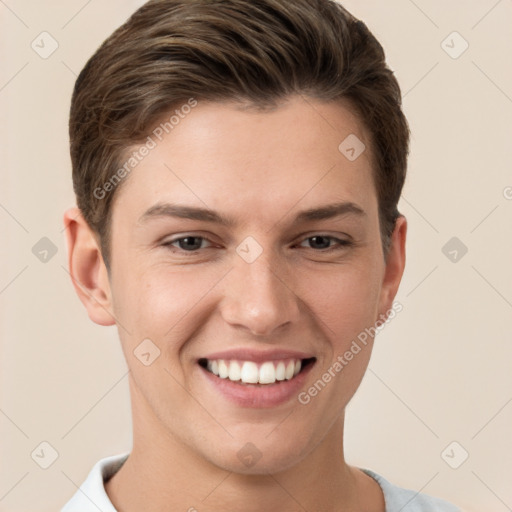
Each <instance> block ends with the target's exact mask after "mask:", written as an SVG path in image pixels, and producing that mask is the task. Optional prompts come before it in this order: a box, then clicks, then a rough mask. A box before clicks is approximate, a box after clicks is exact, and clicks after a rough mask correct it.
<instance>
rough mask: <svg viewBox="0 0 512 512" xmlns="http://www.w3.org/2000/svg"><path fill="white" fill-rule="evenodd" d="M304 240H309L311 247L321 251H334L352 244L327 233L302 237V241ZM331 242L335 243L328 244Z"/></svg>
mask: <svg viewBox="0 0 512 512" xmlns="http://www.w3.org/2000/svg"><path fill="white" fill-rule="evenodd" d="M304 242H309V243H310V245H311V248H312V249H318V250H319V251H323V252H329V251H335V250H339V249H343V248H344V247H348V246H350V245H352V242H349V241H348V240H341V239H339V238H335V237H333V236H329V235H315V236H310V237H308V238H306V239H304V241H303V242H302V243H304ZM331 242H334V243H335V245H330V244H331ZM302 243H301V246H302Z"/></svg>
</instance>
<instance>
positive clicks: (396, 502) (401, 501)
mask: <svg viewBox="0 0 512 512" xmlns="http://www.w3.org/2000/svg"><path fill="white" fill-rule="evenodd" d="M360 469H361V471H363V472H364V473H366V474H367V475H369V476H371V477H372V478H373V479H374V480H376V481H377V483H378V484H379V485H380V487H381V489H382V492H383V494H384V500H385V502H386V512H399V511H400V512H462V511H461V509H460V508H457V507H456V506H455V505H452V504H451V503H448V502H447V501H445V500H442V499H440V498H435V497H433V496H429V495H427V494H422V493H420V492H417V491H413V490H411V489H403V488H401V487H397V486H396V485H393V484H392V483H390V482H388V481H387V480H386V479H385V478H384V477H383V476H381V475H379V474H377V473H375V472H374V471H371V470H369V469H363V468H360Z"/></svg>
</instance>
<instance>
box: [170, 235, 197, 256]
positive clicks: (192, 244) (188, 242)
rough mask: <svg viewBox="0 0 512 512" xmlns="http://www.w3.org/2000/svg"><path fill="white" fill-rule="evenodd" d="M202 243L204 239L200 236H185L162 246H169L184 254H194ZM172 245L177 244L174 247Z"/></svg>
mask: <svg viewBox="0 0 512 512" xmlns="http://www.w3.org/2000/svg"><path fill="white" fill-rule="evenodd" d="M203 241H206V238H204V237H201V236H186V237H182V238H176V239H175V240H171V241H169V242H166V243H165V244H164V245H165V246H169V247H171V248H176V249H179V250H182V251H185V252H194V251H198V250H200V249H201V248H202V247H201V246H202V243H203ZM174 244H178V247H176V246H175V245H174Z"/></svg>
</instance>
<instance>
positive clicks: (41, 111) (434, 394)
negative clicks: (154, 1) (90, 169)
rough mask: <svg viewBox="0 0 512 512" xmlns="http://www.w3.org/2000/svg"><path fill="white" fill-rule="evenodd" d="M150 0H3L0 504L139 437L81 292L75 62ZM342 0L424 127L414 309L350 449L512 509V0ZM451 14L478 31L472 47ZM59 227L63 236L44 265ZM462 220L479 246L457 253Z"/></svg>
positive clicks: (65, 477)
mask: <svg viewBox="0 0 512 512" xmlns="http://www.w3.org/2000/svg"><path fill="white" fill-rule="evenodd" d="M141 3H142V2H140V1H135V0H132V1H126V0H124V1H121V0H108V1H105V0H104V1H101V2H100V1H99V0H90V1H89V2H87V1H85V0H68V1H66V2H64V1H47V2H39V1H36V0H2V1H1V2H0V17H1V22H0V23H1V26H0V34H1V35H0V38H1V40H2V41H1V43H2V44H1V63H2V65H1V71H0V72H1V75H0V107H1V112H2V124H1V128H0V129H1V130H2V132H1V133H0V135H1V141H2V144H1V155H0V157H1V173H2V178H1V188H0V224H1V229H2V231H1V232H2V237H1V240H2V244H1V245H0V254H1V258H2V259H1V261H2V264H1V268H0V314H1V319H0V320H1V323H0V329H1V335H2V337H1V355H2V357H1V363H0V364H1V368H0V379H1V382H0V399H1V402H0V439H1V447H0V449H1V452H0V461H1V462H0V465H1V466H0V467H1V470H0V510H1V511H9V512H22V511H24V512H25V511H28V510H30V511H32V512H50V511H55V510H59V509H60V507H61V506H62V505H63V504H64V503H65V502H66V501H67V500H68V499H69V498H70V497H71V495H72V494H73V493H74V492H75V491H76V488H77V486H78V485H80V484H81V483H82V481H83V480H84V479H85V477H86V475H87V473H88V472H89V470H90V469H91V467H92V465H93V464H94V463H95V462H96V461H97V460H98V459H100V458H101V457H104V456H107V455H112V454H116V453H120V452H124V451H128V450H129V449H130V443H131V426H130V411H129V400H128V383H127V368H126V365H125V363H124V360H123V358H122V354H121V351H120V347H119V343H118V341H117V335H116V331H115V329H114V328H104V327H99V326H97V325H95V324H93V323H92V322H90V321H89V319H88V317H87V315H86V313H85V310H84V309H83V308H82V306H81V304H80V302H79V301H78V298H77V297H76V296H75V293H74V290H73V288H72V286H71V283H70V278H69V276H68V274H67V271H66V268H67V263H66V254H65V252H66V248H65V239H64V233H63V227H62V213H63V211H64V209H65V208H67V207H68V206H70V205H72V204H73V202H74V197H73V195H72V187H71V173H70V161H69V156H68V147H67V143H68V142H67V126H66V123H67V114H68V108H69V102H70V96H71V90H72V87H73V84H74V80H75V76H76V74H77V73H78V72H79V71H80V69H81V68H82V66H83V65H84V64H85V61H86V59H87V58H88V57H89V56H90V55H91V54H92V53H93V51H94V50H95V49H96V48H97V46H98V45H99V44H100V42H102V41H103V39H104V38H105V37H106V36H107V35H109V34H110V33H111V31H112V30H113V29H114V28H115V27H117V26H118V25H119V24H121V22H123V21H124V20H125V19H126V17H127V16H128V15H129V14H130V13H131V12H132V11H133V10H134V9H135V8H136V7H137V6H138V5H140V4H141ZM344 3H345V5H346V7H347V8H349V10H351V11H352V12H353V13H354V14H355V15H356V16H358V17H360V18H362V19H363V20H365V21H366V23H367V24H368V26H369V27H370V29H371V30H372V31H373V32H374V33H375V35H376V36H377V37H378V38H379V40H380V41H381V42H382V44H383V46H384V48H385V49H386V52H387V56H388V61H389V63H390V65H391V67H392V69H393V70H394V71H395V72H396V74H397V76H398V79H399V81H400V83H401V86H402V89H403V92H404V108H405V111H406V115H407V116H408V118H409V121H410V124H411V128H412V132H413V140H412V154H411V158H410V166H409V173H410V174H409V178H408V181H407V184H406V187H405V191H404V198H403V200H402V202H401V209H402V211H403V213H404V214H405V215H406V216H407V217H408V219H409V241H408V263H407V269H406V273H405V277H404V280H403V283H402V286H401V289H400V292H399V294H398V297H397V299H398V300H399V301H400V302H401V303H402V304H403V307H404V309H403V311H402V312H401V313H400V314H399V315H398V317H397V319H396V320H394V321H393V322H392V323H391V324H390V325H389V326H388V327H386V329H385V330H384V331H383V332H382V333H381V334H380V336H379V339H378V342H377V344H376V349H375V352H374V356H373V359H372V361H371V364H370V369H369V370H368V373H367V375H366V378H365V380H364V382H363V385H362V386H361V388H360V390H359V391H358V393H357V395H356V397H355V399H354V401H353V402H352V403H351V404H350V406H349V411H348V414H347V437H346V449H347V455H348V460H349V462H350V463H352V464H356V465H359V466H362V467H367V468H370V469H373V470H375V471H377V472H379V473H381V474H383V475H384V476H385V477H386V478H388V479H389V480H391V481H392V482H394V483H397V484H400V485H402V486H406V487H410V488H412V489H416V490H422V491H423V492H427V493H429V494H434V495H439V496H442V497H445V498H446V499H449V500H451V501H453V502H455V503H457V504H459V505H460V506H462V507H464V508H465V510H468V511H484V510H485V511H486V512H493V511H494V512H502V511H506V510H510V509H511V508H512V486H511V485H510V483H511V481H512V436H511V433H512V367H511V366H512V365H511V361H512V344H511V341H512V339H511V338H512V336H511V330H510V320H511V318H512V315H511V313H512V284H511V283H512V265H511V261H512V259H511V256H512V241H511V240H512V237H511V236H510V235H511V233H512V200H511V199H512V188H507V187H512V172H511V164H510V163H511V162H512V139H511V135H512V128H511V126H512V99H511V98H512V71H511V57H510V55H511V52H512V31H511V30H510V28H511V27H510V20H511V19H512V2H511V1H510V0H501V1H496V0H472V1H467V0H466V1H462V0H456V1H454V0H452V1H450V2H446V1H444V0H415V1H412V0H391V1H386V2H382V1H381V0H359V1H358V0H347V1H346V2H344ZM43 31H48V32H49V33H50V34H51V35H52V37H53V38H54V39H55V40H56V41H58V44H59V48H58V49H57V51H56V52H55V53H54V54H53V55H51V56H50V57H49V58H48V59H42V58H41V57H40V56H39V55H38V54H37V53H36V52H35V51H34V50H33V49H32V48H31V42H32V41H33V40H34V39H36V37H37V36H38V35H39V34H40V33H41V32H43ZM453 31H457V32H459V33H460V34H461V36H462V37H463V38H464V40H466V41H467V42H468V43H469V48H468V49H467V51H465V52H464V53H463V54H462V55H460V57H458V58H457V59H454V58H452V57H450V56H449V55H448V54H447V53H446V51H445V50H444V49H443V46H442V41H443V40H445V39H446V38H447V36H449V34H451V33H452V32H453ZM36 41H37V40H36ZM462 43H463V42H462V41H461V40H458V39H457V38H455V39H454V37H453V36H451V37H450V38H448V40H447V43H445V45H446V44H448V45H449V46H452V47H453V48H451V49H449V48H447V49H448V50H449V51H451V52H452V53H453V52H457V51H458V50H460V49H461V48H462V46H461V44H462ZM45 47H46V48H48V47H49V46H45ZM445 48H446V46H445ZM43 237H47V238H49V239H50V240H51V241H52V242H53V244H55V246H56V248H57V250H58V252H57V253H56V255H55V256H53V257H51V258H49V257H48V258H49V261H47V262H46V263H44V262H41V261H40V260H39V259H38V258H37V257H36V256H35V255H34V254H33V253H32V248H33V246H34V245H35V244H36V243H37V242H38V241H39V240H40V239H41V238H43ZM452 237H457V238H458V239H459V240H460V242H457V243H459V244H460V243H463V244H464V245H465V246H467V248H468V252H467V254H465V255H464V256H463V257H460V254H461V253H460V252H459V253H458V257H459V260H458V261H456V262H452V261H450V259H449V258H448V257H447V256H445V254H444V253H443V251H442V248H443V247H444V246H445V244H446V243H447V242H448V241H449V240H450V239H451V238H452ZM449 250H452V248H451V247H450V248H449ZM445 252H449V251H448V250H445ZM453 255H454V254H453V253H452V255H449V256H450V257H453ZM43 441H46V442H48V443H50V444H51V445H52V446H53V447H54V449H55V450H56V451H57V452H58V454H59V456H58V458H57V460H56V461H55V462H54V463H53V464H52V465H51V466H50V467H49V468H48V469H46V470H45V469H42V468H41V467H39V465H38V464H36V462H35V461H34V460H33V459H32V458H31V453H32V452H33V451H34V450H36V448H37V450H36V453H40V448H38V447H39V445H40V443H41V442H43ZM453 441H456V442H457V443H459V444H458V445H456V446H455V448H454V449H453V451H452V449H451V448H449V449H448V450H447V452H444V450H445V448H446V447H447V446H448V445H450V443H452V442H453ZM452 448H453V447H452ZM463 450H464V451H467V452H468V453H469V458H468V459H467V460H466V461H465V462H464V463H463V464H462V465H461V466H460V467H459V468H458V469H452V468H451V467H450V466H449V465H448V464H447V462H445V460H448V461H449V462H450V463H451V464H452V465H456V464H457V463H459V462H460V460H461V458H462V456H463V454H464V453H465V452H464V451H463ZM443 452H444V453H445V456H444V459H443V457H442V453H443ZM48 453H49V450H48V449H46V454H48ZM446 453H447V455H448V456H447V455H446ZM34 457H35V458H36V459H37V456H34ZM40 460H41V459H39V461H40Z"/></svg>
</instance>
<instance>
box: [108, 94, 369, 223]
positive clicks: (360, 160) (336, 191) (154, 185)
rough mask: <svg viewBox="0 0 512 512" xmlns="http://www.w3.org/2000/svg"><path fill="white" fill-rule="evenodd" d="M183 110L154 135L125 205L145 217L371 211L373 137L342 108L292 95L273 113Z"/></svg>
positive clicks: (125, 192) (123, 193) (203, 107)
mask: <svg viewBox="0 0 512 512" xmlns="http://www.w3.org/2000/svg"><path fill="white" fill-rule="evenodd" d="M184 112H186V114H185V113H181V115H180V116H178V115H174V118H173V113H170V114H169V115H167V116H164V118H163V119H162V123H161V124H160V125H159V126H158V127H156V128H155V130H153V132H152V133H151V134H149V137H148V140H147V141H146V146H148V147H150V149H149V150H148V151H144V153H145V156H144V157H143V158H142V159H140V162H138V163H137V165H136V166H135V167H134V168H133V170H132V171H131V172H130V174H129V175H128V177H127V178H125V179H126V183H124V184H123V187H122V189H121V190H120V191H119V193H118V194H117V197H116V202H117V203H119V205H120V206H119V207H121V208H124V207H126V206H127V204H129V205H130V208H131V209H132V210H137V212H138V213H139V215H141V214H143V212H144V211H146V210H147V209H148V208H150V207H152V206H154V205H156V204H159V203H163V202H170V203H176V202H178V203H181V204H189V205H195V206H201V207H206V208H209V209H212V210H215V211H221V212H225V213H226V214H229V213H234V212H236V214H237V215H243V216H245V217H250V216H255V215H257V216H259V217H261V218H263V217H265V216H268V218H269V219H272V220H273V221H274V222H275V219H276V216H281V215H282V214H283V211H284V210H288V211H290V210H292V209H294V208H295V207H297V209H307V208H310V207H312V206H317V205H318V203H319V201H323V202H328V203H333V202H339V201H350V202H353V203H356V204H360V205H361V206H362V207H363V208H364V209H365V210H366V211H368V210H369V211H370V213H371V210H372V208H374V206H375V205H374V204H373V203H374V202H375V199H376V197H375V190H374V184H373V177H372V162H371V148H370V142H369V137H368V134H367V133H366V130H365V129H364V126H363V125H362V123H361V122H360V121H359V119H358V118H357V116H356V115H355V114H354V113H353V111H352V110H351V108H350V105H349V104H348V103H346V102H342V101H339V102H336V103H324V102H320V101H317V100H313V99H310V98H306V97H302V96H296V97H292V98H291V99H289V100H288V101H287V102H286V103H284V104H281V105H280V106H279V107H278V108H276V109H274V110H267V111H256V110H254V109H243V108H240V105H239V104H234V103H211V102H198V103H197V105H196V106H195V107H194V108H192V109H187V110H186V111H184ZM141 149H142V146H137V147H134V148H130V152H137V151H138V152H141V151H140V150H141ZM116 209H117V208H116V207H115V208H114V215H115V210H116Z"/></svg>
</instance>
